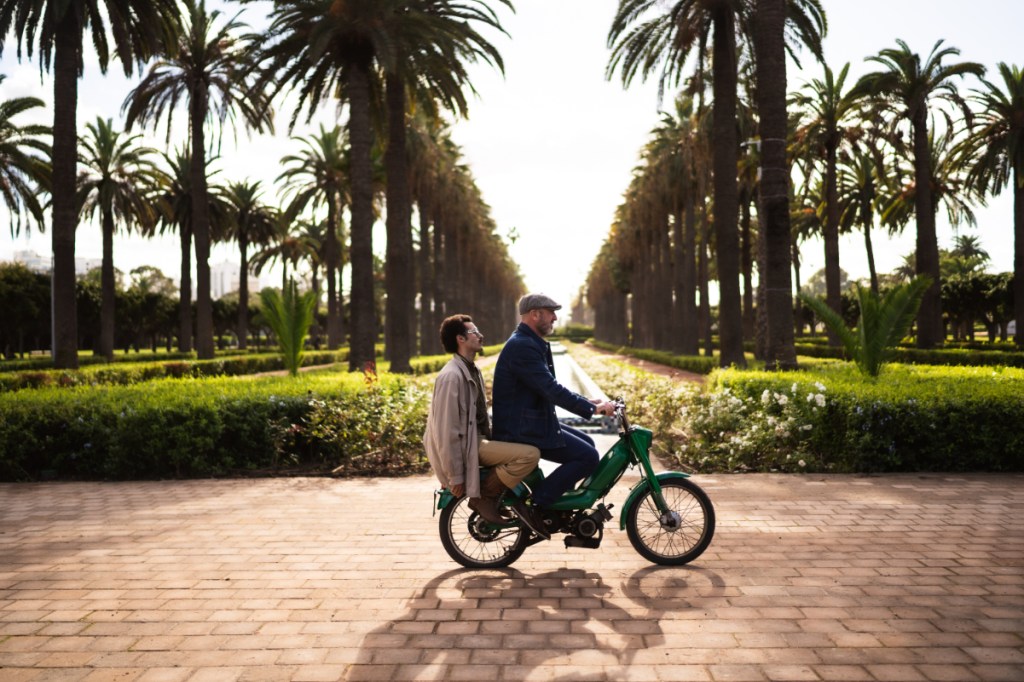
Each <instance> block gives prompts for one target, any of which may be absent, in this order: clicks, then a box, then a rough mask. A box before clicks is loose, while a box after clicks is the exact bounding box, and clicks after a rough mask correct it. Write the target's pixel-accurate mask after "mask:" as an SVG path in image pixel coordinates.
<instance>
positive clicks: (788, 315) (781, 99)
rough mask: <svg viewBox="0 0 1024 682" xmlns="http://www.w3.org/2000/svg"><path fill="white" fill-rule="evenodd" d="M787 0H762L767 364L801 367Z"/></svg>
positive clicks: (760, 82) (759, 69) (760, 45)
mask: <svg viewBox="0 0 1024 682" xmlns="http://www.w3.org/2000/svg"><path fill="white" fill-rule="evenodd" d="M785 18H786V5H785V0H758V2H757V15H756V19H755V21H756V28H755V36H756V37H757V45H756V49H757V79H758V88H757V92H758V111H759V113H760V115H761V197H760V198H761V206H762V207H763V209H764V214H765V220H764V225H765V228H764V229H765V233H764V235H763V236H762V238H763V239H764V240H765V247H764V254H765V273H764V276H765V301H766V302H765V307H766V308H767V312H768V315H767V317H768V320H767V322H768V325H767V326H768V330H767V335H768V339H767V344H766V348H765V364H766V366H768V367H773V368H779V369H792V368H795V367H796V348H795V347H794V345H793V343H794V342H793V324H792V321H793V318H792V311H793V289H792V285H791V283H790V279H789V266H790V244H791V239H792V237H791V230H790V223H789V164H788V161H787V159H786V54H785V36H784V30H785Z"/></svg>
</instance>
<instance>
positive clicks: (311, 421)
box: [301, 381, 430, 476]
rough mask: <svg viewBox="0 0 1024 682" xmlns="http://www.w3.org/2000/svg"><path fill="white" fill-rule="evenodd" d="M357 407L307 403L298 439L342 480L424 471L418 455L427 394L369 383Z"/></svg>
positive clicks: (416, 387) (404, 385)
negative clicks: (341, 476) (308, 404)
mask: <svg viewBox="0 0 1024 682" xmlns="http://www.w3.org/2000/svg"><path fill="white" fill-rule="evenodd" d="M368 383H369V385H368V386H367V389H366V391H365V393H364V394H363V395H362V396H361V398H360V399H359V400H356V401H339V400H315V399H314V400H311V401H310V406H311V409H310V412H309V414H308V415H306V417H305V418H304V419H303V426H302V429H303V433H302V434H301V437H302V438H303V439H305V440H306V441H307V443H308V444H309V447H310V448H311V449H312V450H314V451H315V453H316V456H317V457H319V458H320V459H322V460H323V461H329V462H339V463H340V464H339V465H338V466H337V467H336V469H335V471H336V472H338V473H342V474H346V475H350V476H351V475H364V476H380V475H390V474H396V473H408V472H413V471H426V470H427V469H428V468H429V463H428V462H427V459H426V456H425V454H424V451H423V430H424V428H425V427H426V421H427V406H428V402H429V397H430V393H429V391H428V390H427V389H426V388H425V387H424V386H423V385H420V384H416V383H411V382H398V381H392V382H387V383H381V382H379V381H370V382H368Z"/></svg>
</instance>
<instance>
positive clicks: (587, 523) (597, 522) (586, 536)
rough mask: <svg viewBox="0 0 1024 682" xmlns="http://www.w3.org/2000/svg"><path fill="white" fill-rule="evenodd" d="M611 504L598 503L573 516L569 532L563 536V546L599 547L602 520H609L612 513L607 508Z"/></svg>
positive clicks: (609, 507)
mask: <svg viewBox="0 0 1024 682" xmlns="http://www.w3.org/2000/svg"><path fill="white" fill-rule="evenodd" d="M613 506H615V505H607V506H605V505H604V504H599V505H597V508H596V509H593V510H591V511H589V512H580V513H579V514H577V515H576V516H575V517H574V518H573V521H572V525H571V527H570V534H569V535H566V536H565V546H566V547H585V548H587V549H597V548H598V547H600V546H601V538H603V537H604V522H605V521H610V520H611V518H612V513H611V511H609V510H610V509H611V508H612V507H613Z"/></svg>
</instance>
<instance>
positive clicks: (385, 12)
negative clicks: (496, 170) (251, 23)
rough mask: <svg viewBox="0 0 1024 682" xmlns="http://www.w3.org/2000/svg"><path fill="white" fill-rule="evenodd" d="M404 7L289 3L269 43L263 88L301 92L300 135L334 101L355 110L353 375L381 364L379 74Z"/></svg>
mask: <svg viewBox="0 0 1024 682" xmlns="http://www.w3.org/2000/svg"><path fill="white" fill-rule="evenodd" d="M400 5H401V2H400V0H352V1H351V2H344V3H339V2H334V1H333V0H282V1H281V2H277V3H275V4H274V9H273V12H272V13H271V17H272V18H273V22H272V23H271V25H270V28H269V29H268V30H267V34H266V36H264V37H263V38H262V40H263V44H264V46H263V48H262V49H261V50H260V53H259V59H260V60H261V61H262V62H264V63H265V66H264V69H263V76H262V79H261V80H262V85H263V87H265V88H267V91H268V92H269V93H270V94H271V95H274V96H276V95H277V94H278V93H279V92H281V91H282V90H285V89H289V90H292V91H295V93H296V95H297V97H296V106H295V110H294V114H293V116H292V121H291V124H292V126H293V127H294V124H295V122H296V120H297V119H298V117H299V115H300V113H301V111H302V109H303V108H306V109H308V111H309V116H310V117H312V115H313V112H314V111H315V110H316V108H317V107H318V106H319V105H320V104H321V103H322V102H323V100H324V99H325V98H326V97H327V96H330V95H333V94H335V93H341V94H342V95H343V96H344V97H345V99H346V101H347V102H348V109H349V118H348V135H349V143H350V145H351V150H350V153H351V156H350V159H349V163H350V168H349V178H350V185H351V194H352V196H351V221H350V225H351V230H352V246H351V258H352V288H351V317H352V334H351V344H350V351H349V369H350V370H352V371H356V370H361V369H362V368H363V366H364V365H365V364H366V363H368V362H370V363H372V362H373V361H374V358H375V349H374V344H375V341H376V337H377V330H376V322H375V319H374V318H375V314H374V302H373V222H374V216H373V162H372V147H373V128H372V125H371V104H372V102H373V96H372V86H373V79H372V74H373V69H374V65H375V64H377V63H386V64H393V63H394V62H395V54H394V50H395V49H396V47H397V46H396V45H395V44H394V43H393V42H392V41H391V40H389V38H390V37H391V36H390V34H389V33H388V31H387V30H386V27H387V26H388V19H389V18H390V15H391V14H393V13H394V11H395V10H396V9H397V8H399V7H400Z"/></svg>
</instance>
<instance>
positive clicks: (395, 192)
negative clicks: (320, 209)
mask: <svg viewBox="0 0 1024 682" xmlns="http://www.w3.org/2000/svg"><path fill="white" fill-rule="evenodd" d="M386 80H387V86H386V89H387V92H386V93H385V97H386V98H387V109H388V114H387V116H388V145H387V150H386V151H385V156H384V167H385V170H386V172H387V199H386V200H387V223H386V228H387V236H388V244H387V261H386V262H385V268H384V277H385V283H386V286H387V296H388V298H387V310H386V312H385V317H384V319H385V323H386V327H385V330H384V339H385V345H386V347H387V352H388V358H389V359H390V360H391V371H392V372H401V373H403V374H408V373H411V372H412V366H411V365H410V364H409V354H410V348H411V344H410V337H411V335H412V330H411V329H410V327H409V321H410V318H409V310H410V309H411V308H412V290H413V287H412V260H411V259H410V257H409V256H410V255H411V251H412V225H411V223H410V212H411V205H412V199H411V195H410V193H409V160H408V156H407V152H406V146H405V85H404V84H403V83H402V81H401V79H400V78H399V77H398V76H397V75H395V74H388V76H387V79H386Z"/></svg>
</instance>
